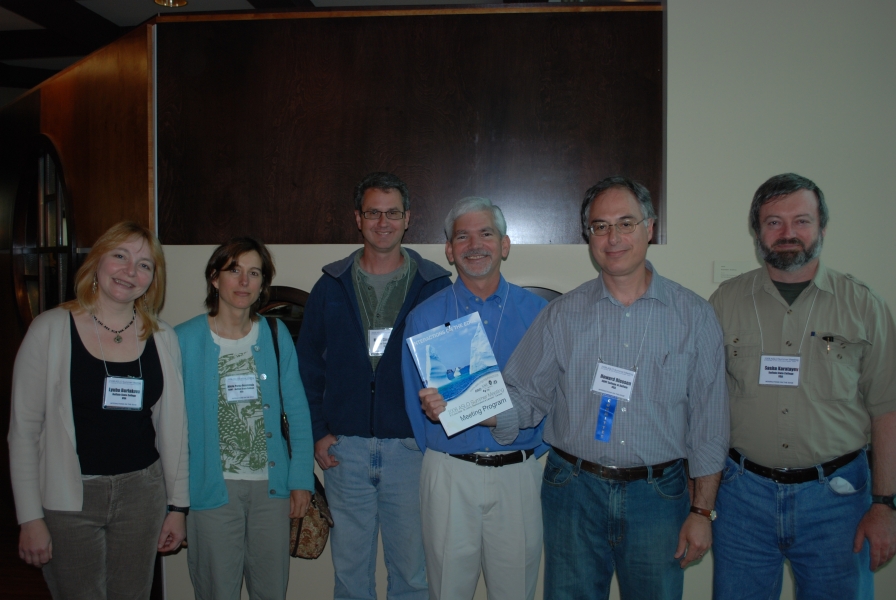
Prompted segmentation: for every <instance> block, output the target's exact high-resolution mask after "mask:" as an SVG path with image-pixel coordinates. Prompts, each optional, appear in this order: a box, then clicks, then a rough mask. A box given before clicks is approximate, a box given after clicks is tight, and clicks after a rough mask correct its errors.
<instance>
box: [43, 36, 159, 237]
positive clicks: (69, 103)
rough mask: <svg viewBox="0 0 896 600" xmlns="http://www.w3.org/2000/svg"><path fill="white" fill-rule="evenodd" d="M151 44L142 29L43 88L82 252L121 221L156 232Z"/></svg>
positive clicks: (48, 127) (46, 128) (46, 121)
mask: <svg viewBox="0 0 896 600" xmlns="http://www.w3.org/2000/svg"><path fill="white" fill-rule="evenodd" d="M150 36H151V28H150V26H143V27H138V28H137V29H136V30H134V31H132V32H131V33H129V34H128V35H126V36H124V37H122V38H121V39H119V40H117V41H115V42H113V43H112V44H110V45H108V46H106V47H105V48H102V49H100V50H98V51H96V52H95V53H93V54H91V55H90V56H89V57H87V58H85V59H84V60H83V61H81V62H79V63H77V64H76V65H74V66H73V67H71V68H69V69H66V70H65V71H63V72H62V73H60V74H59V75H58V76H56V77H55V78H53V79H51V80H49V81H48V82H47V83H45V84H43V86H42V87H41V94H42V97H43V103H42V105H41V106H42V109H41V132H42V133H45V134H46V135H47V136H48V137H49V138H50V139H52V140H53V143H54V144H55V146H56V149H57V151H58V152H59V157H60V159H61V161H62V166H63V169H64V171H65V176H66V181H67V184H68V187H69V191H70V193H71V204H72V210H73V214H74V225H75V239H76V240H77V242H78V244H79V245H80V246H87V247H89V246H90V245H91V244H92V243H93V241H94V240H96V238H97V237H99V235H100V234H102V233H103V232H104V231H105V230H106V229H108V228H109V227H110V226H111V225H113V224H114V223H117V222H118V221H121V220H123V219H132V220H135V221H138V222H140V223H143V224H144V225H147V226H150V227H154V226H155V197H154V190H153V186H152V164H153V158H154V157H153V152H152V142H153V140H152V137H151V135H150V132H151V130H152V113H151V98H152V96H151V77H152V72H151V68H152V53H151V37H150Z"/></svg>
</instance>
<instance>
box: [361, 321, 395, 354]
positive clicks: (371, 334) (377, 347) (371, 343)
mask: <svg viewBox="0 0 896 600" xmlns="http://www.w3.org/2000/svg"><path fill="white" fill-rule="evenodd" d="M390 335H392V328H391V327H387V328H385V329H371V330H369V331H368V332H367V353H368V354H370V356H382V355H383V352H385V351H386V344H388V343H389V336H390Z"/></svg>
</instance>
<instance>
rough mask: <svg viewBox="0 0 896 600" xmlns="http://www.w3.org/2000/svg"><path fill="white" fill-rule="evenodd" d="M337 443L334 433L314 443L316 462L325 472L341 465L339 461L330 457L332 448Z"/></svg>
mask: <svg viewBox="0 0 896 600" xmlns="http://www.w3.org/2000/svg"><path fill="white" fill-rule="evenodd" d="M335 443H336V436H335V435H333V434H332V433H328V434H327V435H325V436H324V437H322V438H320V439H319V440H317V441H316V442H314V460H316V461H317V464H318V465H320V468H321V469H323V470H324V471H326V470H327V469H329V468H331V467H335V466H336V465H338V464H339V461H338V460H336V459H335V458H333V457H332V456H331V455H330V446H332V445H333V444H335Z"/></svg>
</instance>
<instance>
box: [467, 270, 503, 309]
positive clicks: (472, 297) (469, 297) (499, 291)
mask: <svg viewBox="0 0 896 600" xmlns="http://www.w3.org/2000/svg"><path fill="white" fill-rule="evenodd" d="M499 277H500V278H501V280H500V281H499V282H498V289H497V290H496V291H495V293H494V294H492V295H491V296H489V297H488V298H486V299H485V301H486V302H488V301H489V300H497V301H498V303H499V304H505V303H506V302H507V296H508V295H509V294H510V284H509V283H507V280H506V279H504V276H503V275H500V274H499ZM454 293H455V294H457V299H458V300H460V301H461V302H463V303H464V306H467V305H469V304H470V302H473V301H475V299H477V298H479V296H477V295H476V294H474V293H473V292H471V291H470V290H469V288H467V286H466V285H464V280H463V279H461V278H460V277H458V278H457V280H456V281H455V282H454Z"/></svg>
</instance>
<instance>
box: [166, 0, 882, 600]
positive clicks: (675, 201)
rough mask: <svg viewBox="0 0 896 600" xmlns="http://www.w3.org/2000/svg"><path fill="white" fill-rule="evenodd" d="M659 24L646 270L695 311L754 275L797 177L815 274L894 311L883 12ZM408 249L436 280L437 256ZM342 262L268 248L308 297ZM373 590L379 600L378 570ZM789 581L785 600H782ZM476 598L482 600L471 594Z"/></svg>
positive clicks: (806, 10) (538, 269) (295, 584)
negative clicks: (815, 191) (815, 249)
mask: <svg viewBox="0 0 896 600" xmlns="http://www.w3.org/2000/svg"><path fill="white" fill-rule="evenodd" d="M667 17H668V151H667V155H668V159H667V171H668V172H667V190H668V208H669V216H668V240H669V243H668V244H666V245H664V246H657V247H654V248H652V249H651V250H650V253H649V255H648V256H649V258H650V259H651V260H652V261H653V263H654V265H655V266H656V267H657V270H658V271H659V272H660V273H662V274H663V275H665V276H667V277H670V278H671V279H674V280H676V281H678V282H680V283H682V284H684V285H686V286H688V287H690V288H692V289H693V290H695V291H697V292H698V293H699V294H701V295H703V296H705V297H708V296H709V295H710V294H711V293H712V291H713V290H714V289H715V284H713V282H712V263H713V261H716V260H738V261H752V260H755V259H754V254H753V250H752V248H753V246H752V241H751V238H750V236H749V232H748V228H747V207H748V204H749V200H750V197H751V195H752V193H753V192H754V191H755V189H756V187H758V185H759V184H760V183H762V182H763V181H764V180H765V179H766V178H768V177H769V176H771V175H773V174H776V173H780V172H784V171H795V172H798V173H800V174H803V175H805V176H807V177H810V178H812V179H814V180H815V181H816V182H817V183H818V184H819V186H820V187H821V188H822V189H823V190H824V192H825V194H826V195H827V198H828V201H829V204H830V208H831V213H832V219H831V223H830V225H829V227H828V238H827V240H826V243H825V250H824V254H823V257H824V260H825V262H826V263H827V264H828V265H830V266H832V267H834V268H836V269H839V270H842V271H847V272H850V273H853V274H854V275H856V276H857V277H859V278H860V279H863V280H865V281H866V282H868V283H869V284H870V285H872V286H873V287H874V288H875V289H876V290H877V291H878V292H880V293H881V295H882V296H883V297H884V298H885V299H886V300H887V302H888V304H889V305H890V306H891V307H894V306H896V277H894V268H893V266H892V261H893V259H894V257H896V253H894V250H896V244H894V241H893V240H894V236H893V234H892V232H891V231H890V230H891V229H892V227H893V223H896V202H894V198H893V192H892V189H891V188H892V175H893V171H894V170H896V111H894V110H893V98H896V69H894V68H893V58H894V57H896V37H894V36H893V35H892V31H891V29H892V24H893V23H894V22H896V3H894V2H892V1H891V0H856V1H853V2H843V1H840V2H835V1H831V0H821V1H820V0H790V1H788V2H780V1H778V0H755V1H753V2H734V1H727V0H722V1H717V2H700V1H698V0H670V1H669V6H668V14H667ZM602 175H604V174H600V173H595V175H594V176H595V179H597V178H599V177H600V176H602ZM353 183H354V182H346V185H347V189H350V187H351V185H352V184H353ZM583 191H584V190H583ZM347 193H348V192H347ZM346 202H348V197H346ZM338 210H342V209H338ZM345 216H346V218H350V213H349V212H348V210H346V211H345ZM412 226H413V225H412ZM510 235H511V238H512V236H513V224H512V223H511V224H510ZM415 248H416V249H417V250H419V251H421V253H423V254H424V256H426V257H428V258H431V259H433V260H437V261H438V262H440V263H442V264H445V259H444V255H443V252H442V248H441V247H439V246H423V247H415ZM350 249H351V247H349V246H276V247H274V248H273V250H274V252H275V255H276V259H277V266H278V270H279V275H278V277H277V281H276V283H277V284H280V285H291V286H295V287H299V288H303V289H306V290H308V289H310V287H311V285H312V284H313V283H314V281H315V280H316V279H317V277H318V275H319V273H320V267H321V266H322V265H323V264H325V263H326V262H330V261H332V260H335V259H338V258H341V257H342V256H344V255H346V254H347V253H348V251H349V250H350ZM210 251H211V248H210V247H167V248H166V253H167V257H168V262H169V272H170V288H169V294H168V304H167V307H166V309H165V313H164V317H165V318H166V319H167V320H168V321H169V322H172V323H179V322H181V321H183V320H185V319H186V318H188V317H191V316H193V315H195V314H197V313H198V312H199V311H200V309H201V302H202V297H203V283H202V281H201V277H202V271H203V266H204V262H205V260H206V259H207V257H208V256H209V254H210ZM503 272H504V273H505V275H506V276H507V278H508V279H510V280H512V281H514V282H515V283H518V284H533V285H541V286H545V287H552V288H555V289H557V290H559V291H563V292H565V291H568V290H570V289H572V288H573V287H575V286H576V285H578V284H579V283H581V282H582V281H584V280H586V279H589V278H592V277H594V276H595V274H596V273H595V271H594V269H593V267H592V266H591V262H590V259H589V257H588V254H587V249H586V247H585V246H584V245H579V246H518V247H514V248H513V249H512V250H511V253H510V258H509V260H508V261H507V262H506V263H505V266H504V270H503ZM721 518H724V515H723V516H722V517H721ZM380 562H382V561H380ZM166 565H167V577H168V586H167V588H168V598H169V599H172V600H180V599H186V598H192V592H191V589H190V584H189V577H188V576H187V574H186V557H185V553H181V554H180V555H179V556H176V557H172V558H169V559H166ZM292 569H293V570H292V577H291V582H292V585H291V587H290V593H289V597H290V598H310V599H319V598H330V597H332V565H331V563H330V560H329V552H328V551H326V552H325V554H324V556H323V557H321V559H319V560H318V561H311V562H309V561H300V560H295V561H293V567H292ZM378 578H379V590H380V598H385V570H384V569H383V567H382V564H381V565H380V569H379V574H378ZM711 579H712V567H711V562H710V560H709V558H707V559H705V560H704V561H703V563H702V564H699V565H697V566H695V567H692V568H689V569H688V571H687V574H686V577H685V598H689V599H704V598H706V599H708V598H709V597H710V588H711ZM787 581H788V583H786V585H785V593H784V596H783V597H784V598H792V597H793V594H792V585H791V584H790V583H789V581H790V579H789V576H788V580H787ZM876 585H877V596H876V597H877V598H878V600H883V599H884V598H890V597H892V590H894V589H896V566H894V565H893V564H890V565H888V566H887V568H885V569H884V570H883V571H882V572H880V573H878V575H877V576H876ZM886 590H890V591H889V592H887V591H886ZM538 597H540V592H539V595H538ZM613 597H614V598H618V595H616V592H615V591H614V594H613ZM476 598H477V600H479V599H484V598H485V594H484V590H483V586H482V585H480V589H479V591H478V593H477V595H476Z"/></svg>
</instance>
